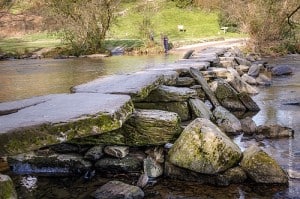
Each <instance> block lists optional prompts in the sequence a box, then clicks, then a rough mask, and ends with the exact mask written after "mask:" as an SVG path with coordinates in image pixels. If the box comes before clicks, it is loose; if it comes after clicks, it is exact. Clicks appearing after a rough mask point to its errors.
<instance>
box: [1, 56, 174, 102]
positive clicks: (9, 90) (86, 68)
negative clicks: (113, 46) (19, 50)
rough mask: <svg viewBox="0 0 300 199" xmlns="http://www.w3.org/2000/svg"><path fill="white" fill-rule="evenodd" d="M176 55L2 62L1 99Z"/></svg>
mask: <svg viewBox="0 0 300 199" xmlns="http://www.w3.org/2000/svg"><path fill="white" fill-rule="evenodd" d="M177 59H178V57H177V56H175V55H168V56H165V55H158V56H138V57H132V56H113V57H108V58H103V59H89V58H75V59H41V60H38V59H36V60H10V61H1V62H0V102H5V101H12V100H17V99H24V98H29V97H32V96H39V95H46V94H52V93H68V92H69V89H70V87H72V86H75V85H78V84H82V83H85V82H88V81H91V80H93V79H95V78H97V77H100V76H104V75H111V74H122V73H129V72H135V71H139V70H143V69H147V68H151V67H154V66H156V67H157V66H160V65H163V64H167V63H171V62H174V61H175V60H177Z"/></svg>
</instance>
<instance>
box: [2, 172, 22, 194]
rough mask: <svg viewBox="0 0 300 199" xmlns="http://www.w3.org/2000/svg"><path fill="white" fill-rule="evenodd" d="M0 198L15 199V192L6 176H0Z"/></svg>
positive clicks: (12, 184)
mask: <svg viewBox="0 0 300 199" xmlns="http://www.w3.org/2000/svg"><path fill="white" fill-rule="evenodd" d="M0 198H1V199H17V198H18V197H17V192H16V190H15V186H14V183H13V181H12V180H11V178H10V177H9V176H7V175H2V174H0Z"/></svg>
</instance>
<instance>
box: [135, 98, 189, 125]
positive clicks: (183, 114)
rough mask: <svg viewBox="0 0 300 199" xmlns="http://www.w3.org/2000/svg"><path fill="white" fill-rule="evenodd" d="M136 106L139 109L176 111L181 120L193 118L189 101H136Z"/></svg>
mask: <svg viewBox="0 0 300 199" xmlns="http://www.w3.org/2000/svg"><path fill="white" fill-rule="evenodd" d="M134 106H135V108H137V109H152V110H162V111H168V112H174V113H177V114H178V116H179V117H180V119H181V121H187V120H190V119H191V115H190V111H189V107H188V103H187V102H156V103H150V102H137V103H134Z"/></svg>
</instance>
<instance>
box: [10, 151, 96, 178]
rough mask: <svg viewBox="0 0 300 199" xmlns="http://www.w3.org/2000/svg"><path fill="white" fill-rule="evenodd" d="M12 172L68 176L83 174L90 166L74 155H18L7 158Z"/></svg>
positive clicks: (80, 157)
mask: <svg viewBox="0 0 300 199" xmlns="http://www.w3.org/2000/svg"><path fill="white" fill-rule="evenodd" d="M8 163H9V165H10V168H11V170H12V171H13V172H15V173H17V174H34V175H41V176H69V175H78V174H84V173H85V172H86V171H88V170H90V168H91V167H92V164H91V163H90V162H89V161H86V160H84V159H83V157H82V156H80V155H75V154H50V155H49V154H43V155H40V154H36V153H34V152H31V153H27V154H19V155H16V156H11V157H9V158H8Z"/></svg>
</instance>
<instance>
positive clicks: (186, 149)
mask: <svg viewBox="0 0 300 199" xmlns="http://www.w3.org/2000/svg"><path fill="white" fill-rule="evenodd" d="M241 155H242V152H241V150H240V148H239V147H238V146H237V145H236V144H235V143H233V142H232V141H231V140H230V138H229V137H227V135H226V134H224V133H223V132H222V131H221V130H220V129H219V128H218V127H217V126H216V125H214V124H213V123H212V122H211V121H209V120H208V119H205V118H197V119H195V120H194V121H193V122H192V123H190V124H189V125H188V126H187V127H186V128H185V129H184V131H183V132H182V133H181V135H180V137H179V138H178V139H177V140H176V142H175V143H174V145H173V147H172V148H171V150H170V151H169V161H170V162H171V163H173V164H175V165H177V166H179V167H183V168H186V169H190V170H192V171H195V172H199V173H205V174H216V173H219V172H222V171H225V170H227V169H229V168H231V167H233V166H234V165H235V164H237V163H238V161H239V160H240V158H241Z"/></svg>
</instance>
